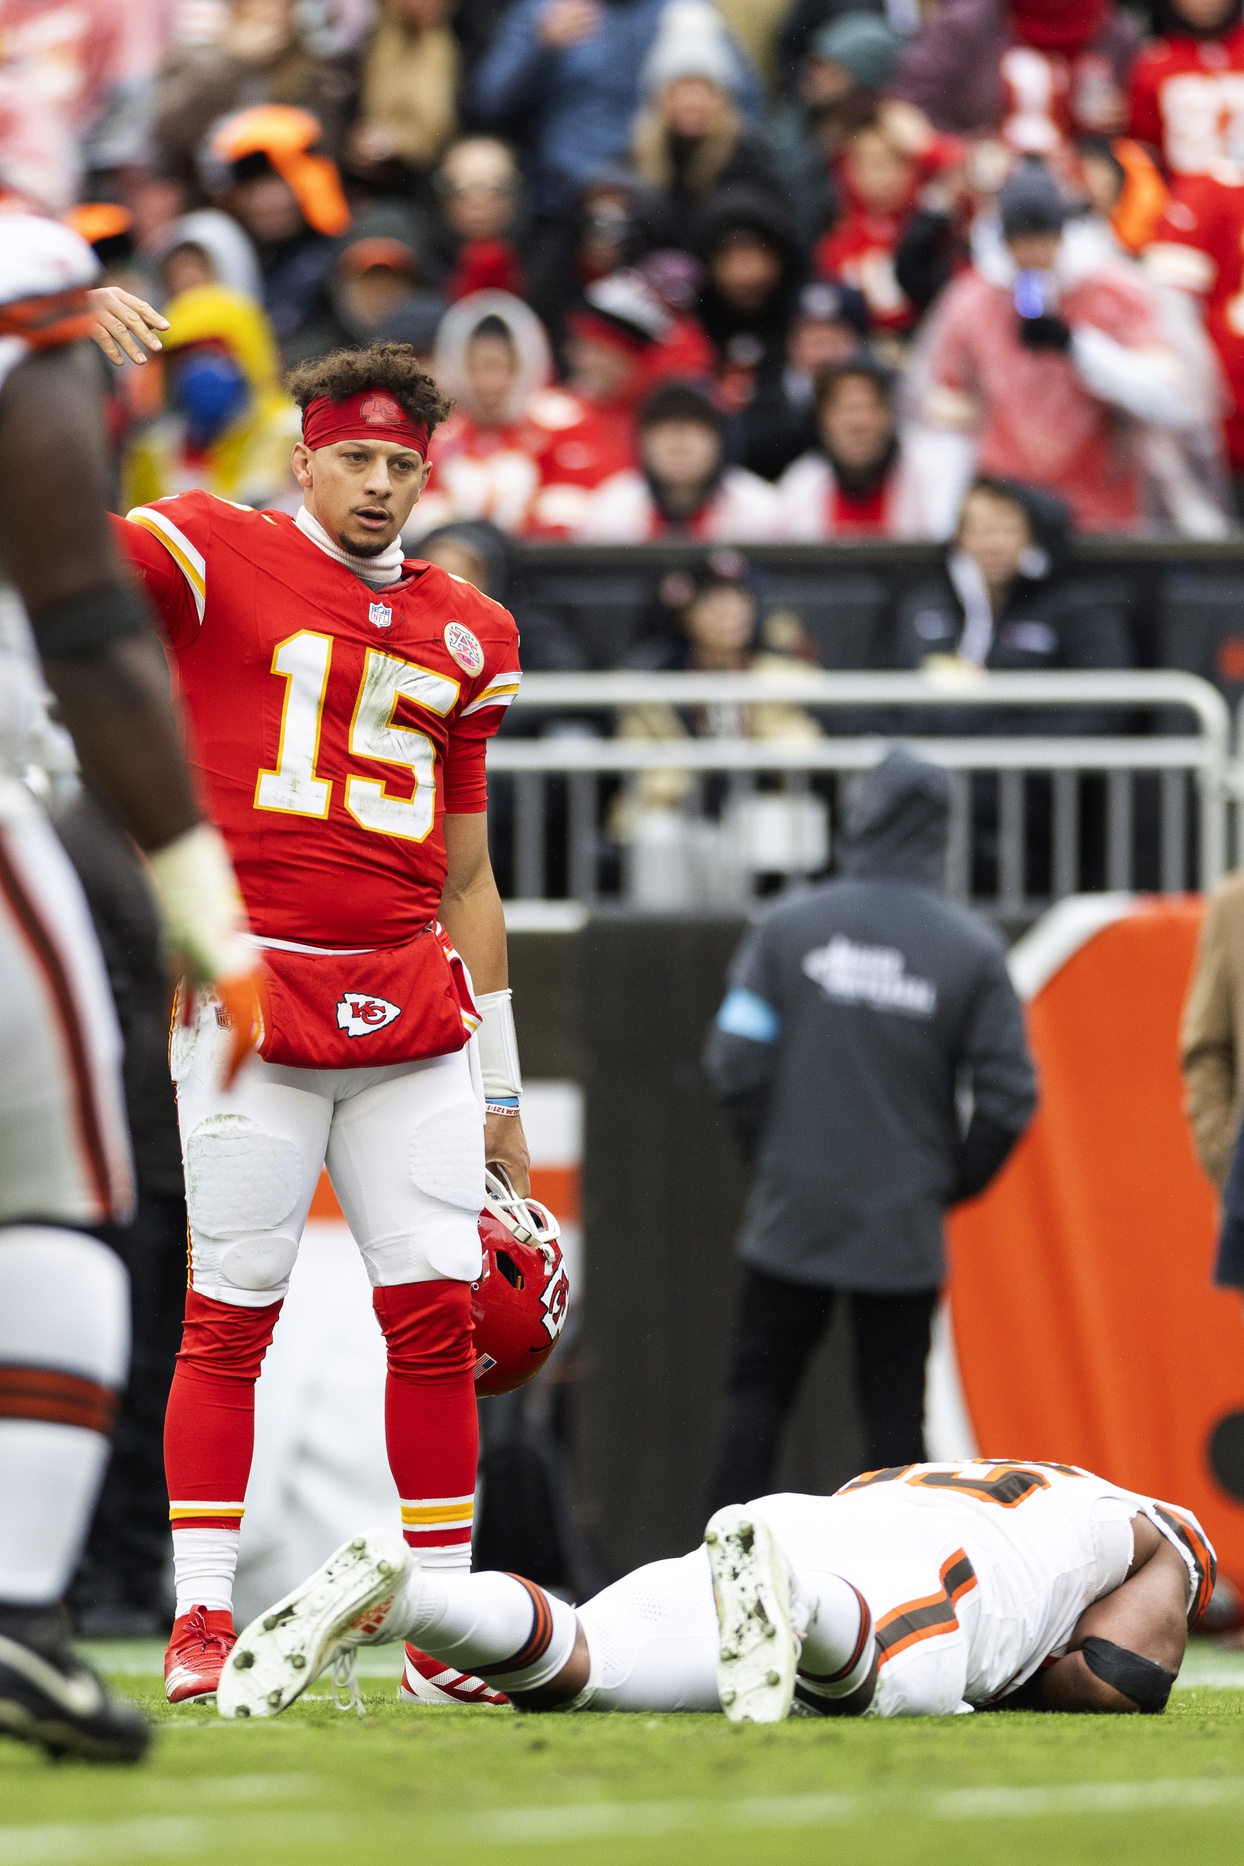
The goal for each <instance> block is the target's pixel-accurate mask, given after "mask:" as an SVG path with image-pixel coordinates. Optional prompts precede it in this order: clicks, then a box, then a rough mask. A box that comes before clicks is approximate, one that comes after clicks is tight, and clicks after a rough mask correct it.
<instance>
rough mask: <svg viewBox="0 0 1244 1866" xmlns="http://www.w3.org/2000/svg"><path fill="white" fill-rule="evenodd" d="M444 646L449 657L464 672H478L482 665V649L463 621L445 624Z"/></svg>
mask: <svg viewBox="0 0 1244 1866" xmlns="http://www.w3.org/2000/svg"><path fill="white" fill-rule="evenodd" d="M445 646H446V647H447V648H448V650H449V658H450V660H451V661H453V662H454V663H455V664H456V665H457V666H458V667H460V668H461V669H462V671H463V673H464V674H478V673H479V672H480V670H481V669H482V667H483V665H484V650H483V649H482V648H481V647H480V645H479V642H478V641H477V640H476V638H475V636H474V635H472V633H471V631H470V629H469V628H467V626H466V625H465V623H462V622H447V623H446V624H445Z"/></svg>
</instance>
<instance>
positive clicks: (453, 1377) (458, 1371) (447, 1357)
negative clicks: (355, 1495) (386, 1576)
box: [372, 1281, 479, 1568]
mask: <svg viewBox="0 0 1244 1866" xmlns="http://www.w3.org/2000/svg"><path fill="white" fill-rule="evenodd" d="M372 1302H373V1304H374V1306H375V1310H376V1318H377V1320H378V1321H379V1323H380V1326H381V1328H382V1329H383V1330H384V1337H385V1341H386V1343H387V1344H388V1351H389V1377H388V1381H387V1383H386V1386H385V1400H384V1426H385V1440H386V1443H387V1445H388V1449H389V1469H390V1470H391V1471H392V1472H393V1481H394V1482H395V1483H396V1485H397V1490H398V1495H399V1496H400V1498H401V1500H402V1528H403V1531H404V1533H405V1536H406V1540H407V1542H408V1543H409V1544H410V1546H411V1548H413V1549H418V1551H419V1553H420V1556H421V1557H422V1559H423V1561H424V1563H425V1564H426V1565H427V1566H428V1567H433V1568H469V1567H470V1564H471V1525H472V1521H473V1519H474V1513H475V1465H476V1458H477V1455H478V1452H479V1418H478V1415H477V1413H476V1407H475V1344H474V1339H473V1335H472V1329H471V1290H470V1285H469V1284H467V1283H451V1282H444V1281H438V1282H434V1283H399V1284H396V1285H394V1286H393V1287H392V1288H389V1289H377V1290H373V1292H372Z"/></svg>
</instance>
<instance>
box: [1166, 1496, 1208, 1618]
mask: <svg viewBox="0 0 1244 1866" xmlns="http://www.w3.org/2000/svg"><path fill="white" fill-rule="evenodd" d="M1156 1507H1157V1513H1158V1515H1159V1516H1160V1517H1161V1518H1162V1521H1163V1522H1164V1523H1165V1524H1166V1526H1167V1528H1168V1529H1169V1530H1170V1532H1171V1534H1172V1535H1174V1536H1176V1537H1178V1539H1179V1541H1180V1542H1181V1543H1182V1544H1183V1546H1184V1548H1185V1549H1187V1551H1188V1553H1189V1555H1191V1557H1192V1559H1193V1561H1194V1563H1195V1564H1196V1581H1197V1584H1196V1591H1195V1592H1194V1594H1193V1597H1192V1604H1191V1605H1190V1606H1189V1608H1188V1625H1189V1626H1195V1625H1196V1623H1197V1621H1198V1620H1199V1619H1200V1617H1201V1615H1202V1614H1203V1613H1204V1612H1205V1609H1206V1608H1207V1607H1208V1606H1209V1601H1210V1595H1211V1594H1212V1593H1213V1591H1214V1582H1215V1581H1216V1580H1217V1578H1218V1558H1217V1556H1216V1555H1215V1554H1214V1551H1213V1549H1212V1548H1211V1547H1210V1545H1209V1543H1208V1542H1207V1541H1206V1540H1205V1537H1204V1536H1203V1535H1202V1534H1201V1531H1200V1529H1199V1528H1198V1526H1197V1524H1196V1523H1195V1522H1193V1521H1192V1520H1191V1519H1190V1518H1189V1517H1187V1516H1185V1515H1184V1513H1183V1511H1182V1510H1173V1509H1164V1508H1163V1507H1162V1506H1161V1505H1158V1506H1156Z"/></svg>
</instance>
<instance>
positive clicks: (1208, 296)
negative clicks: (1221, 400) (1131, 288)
mask: <svg viewBox="0 0 1244 1866" xmlns="http://www.w3.org/2000/svg"><path fill="white" fill-rule="evenodd" d="M1145 270H1146V271H1147V272H1149V273H1150V274H1151V276H1152V277H1154V278H1156V279H1157V280H1158V281H1159V282H1160V283H1161V284H1163V285H1173V286H1174V287H1176V289H1177V290H1181V291H1186V292H1188V293H1189V294H1190V295H1191V296H1192V297H1194V298H1195V299H1197V300H1198V301H1199V302H1200V304H1201V305H1202V307H1203V309H1204V316H1205V329H1206V332H1207V334H1208V336H1209V340H1210V342H1211V343H1212V344H1213V346H1214V348H1215V350H1216V351H1217V352H1218V360H1219V362H1220V363H1221V364H1222V373H1223V375H1224V377H1225V378H1226V384H1227V389H1228V392H1229V395H1228V413H1227V417H1226V421H1225V423H1224V434H1225V438H1226V443H1227V457H1228V459H1229V461H1230V464H1231V473H1232V476H1233V478H1235V479H1236V480H1237V481H1238V480H1239V479H1240V478H1241V477H1242V476H1244V169H1239V168H1235V167H1232V166H1231V165H1229V164H1226V163H1224V164H1223V165H1222V168H1221V170H1220V172H1219V173H1217V174H1214V175H1185V176H1183V177H1180V178H1177V179H1176V181H1175V184H1174V186H1173V187H1172V189H1171V194H1170V199H1169V200H1168V201H1167V203H1166V211H1165V213H1164V214H1163V216H1162V219H1161V220H1160V221H1159V222H1158V225H1157V228H1156V230H1155V232H1154V235H1153V241H1152V244H1151V245H1150V246H1149V247H1148V248H1147V249H1146V252H1145Z"/></svg>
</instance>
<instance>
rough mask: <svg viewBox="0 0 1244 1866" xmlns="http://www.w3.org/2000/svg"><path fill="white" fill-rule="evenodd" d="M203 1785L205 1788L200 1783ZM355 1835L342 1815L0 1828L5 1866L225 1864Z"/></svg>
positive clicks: (0, 1860) (0, 1864)
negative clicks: (234, 1856)
mask: <svg viewBox="0 0 1244 1866" xmlns="http://www.w3.org/2000/svg"><path fill="white" fill-rule="evenodd" d="M199 1786H200V1787H202V1786H203V1783H202V1781H200V1783H199ZM356 1832H357V1823H356V1822H355V1821H354V1820H352V1819H349V1818H347V1817H346V1816H345V1815H328V1816H327V1817H325V1816H324V1815H321V1814H316V1815H301V1814H292V1815H291V1814H255V1815H251V1816H249V1817H247V1818H246V1820H245V1822H243V1821H242V1820H239V1819H238V1818H237V1817H233V1818H232V1819H231V1818H229V1817H228V1816H225V1817H223V1818H219V1819H218V1818H214V1817H211V1816H209V1817H207V1818H206V1819H198V1818H195V1817H194V1816H179V1815H156V1814H149V1815H142V1816H140V1817H139V1818H138V1819H136V1820H129V1821H58V1822H46V1823H43V1824H41V1825H39V1826H29V1827H0V1866H113V1862H116V1863H117V1866H127V1862H129V1861H130V1860H167V1859H180V1858H184V1857H186V1856H187V1855H189V1856H191V1857H193V1855H195V1854H196V1853H199V1854H202V1853H209V1852H210V1853H211V1854H212V1855H213V1856H215V1857H219V1858H226V1857H228V1855H229V1854H230V1853H234V1852H237V1851H238V1850H240V1849H241V1848H242V1847H247V1848H254V1847H260V1848H262V1847H264V1846H268V1847H270V1848H271V1849H272V1850H273V1852H285V1851H288V1850H290V1849H293V1848H295V1847H305V1848H306V1849H308V1851H310V1850H311V1849H313V1848H314V1849H317V1850H318V1849H320V1848H323V1847H328V1846H343V1845H344V1844H345V1842H346V1841H347V1840H348V1839H349V1838H350V1836H351V1835H352V1834H354V1833H356Z"/></svg>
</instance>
